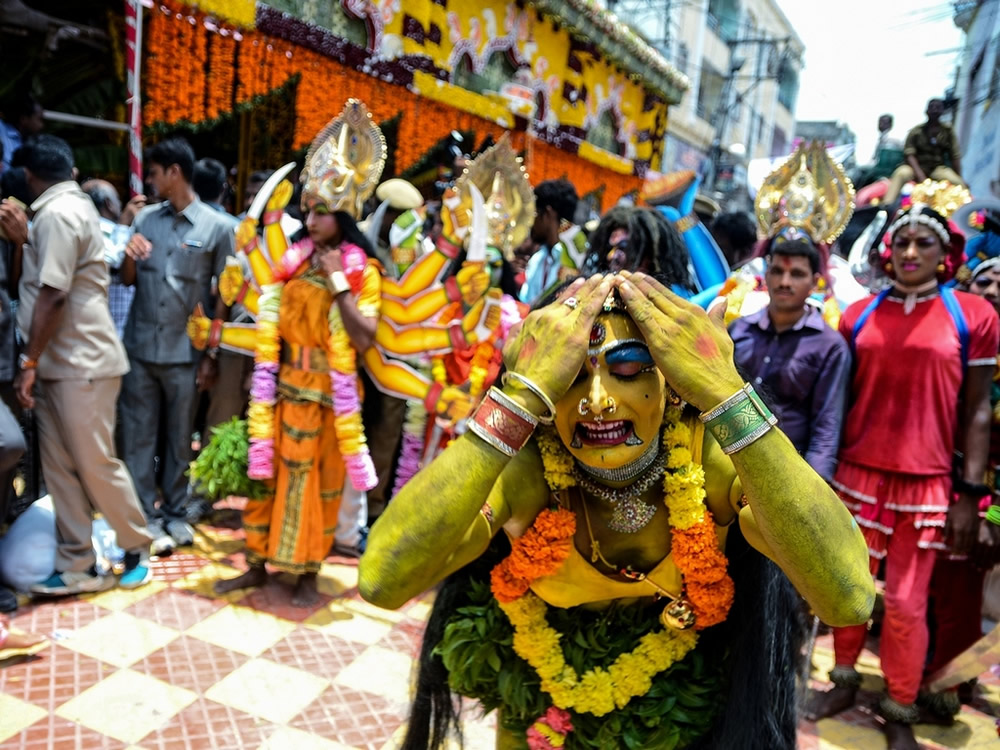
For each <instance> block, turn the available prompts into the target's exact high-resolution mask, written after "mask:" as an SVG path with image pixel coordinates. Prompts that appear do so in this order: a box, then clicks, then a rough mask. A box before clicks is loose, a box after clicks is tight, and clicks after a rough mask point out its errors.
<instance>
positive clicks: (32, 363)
mask: <svg viewBox="0 0 1000 750" xmlns="http://www.w3.org/2000/svg"><path fill="white" fill-rule="evenodd" d="M17 366H18V367H19V368H20V369H22V370H34V369H35V368H36V367H38V360H37V359H32V358H31V357H29V356H28V355H27V354H23V353H22V354H21V356H19V357H18V358H17Z"/></svg>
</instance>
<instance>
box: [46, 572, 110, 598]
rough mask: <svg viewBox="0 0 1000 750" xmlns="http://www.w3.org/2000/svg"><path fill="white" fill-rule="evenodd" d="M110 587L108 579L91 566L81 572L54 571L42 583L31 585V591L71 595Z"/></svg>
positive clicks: (51, 594) (47, 594)
mask: <svg viewBox="0 0 1000 750" xmlns="http://www.w3.org/2000/svg"><path fill="white" fill-rule="evenodd" d="M107 587H108V580H107V578H105V577H104V576H99V575H97V574H96V573H95V572H94V569H93V568H91V569H90V570H88V571H84V572H81V573H78V572H74V571H71V570H69V571H66V572H65V573H53V574H52V575H50V576H49V577H48V578H46V579H45V580H44V581H42V582H41V583H36V584H34V585H33V586H31V593H33V594H39V595H41V596H69V595H71V594H82V593H85V592H91V591H103V590H104V589H106V588H107Z"/></svg>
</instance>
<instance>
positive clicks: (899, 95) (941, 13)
mask: <svg viewBox="0 0 1000 750" xmlns="http://www.w3.org/2000/svg"><path fill="white" fill-rule="evenodd" d="M778 5H779V6H780V7H781V9H782V10H783V11H784V12H785V15H787V16H788V20H789V21H791V23H792V26H793V27H794V28H795V30H796V32H797V33H798V35H799V37H800V38H801V39H802V42H803V44H804V45H805V48H806V52H805V68H804V69H803V70H802V73H801V77H800V87H799V98H798V105H797V107H796V112H795V115H796V118H797V119H799V120H841V121H843V122H846V123H847V124H848V125H850V127H851V129H852V130H853V131H854V132H855V133H856V134H857V137H858V161H859V162H862V163H863V162H865V161H867V160H868V158H869V157H870V155H871V153H872V151H873V150H874V147H875V138H876V136H877V133H878V128H877V124H878V116H879V115H880V114H882V113H890V114H892V115H893V116H894V117H895V127H894V128H893V133H894V135H898V137H900V138H903V137H904V136H905V135H906V131H907V130H909V129H910V128H911V127H913V126H914V125H917V124H919V123H921V122H923V121H924V116H923V112H924V108H925V106H926V104H927V100H928V99H931V98H933V97H940V96H943V95H944V92H945V90H946V89H947V88H949V87H950V86H951V85H952V83H953V81H954V75H955V65H956V63H957V61H958V57H959V55H958V52H955V51H949V52H947V53H945V54H933V55H930V54H928V53H930V52H939V51H942V50H954V49H955V48H956V47H959V46H961V44H962V38H963V35H962V32H961V30H960V29H958V28H957V27H956V26H955V24H954V23H953V22H952V3H951V1H950V0H915V1H914V2H906V1H905V0H832V2H820V0H778Z"/></svg>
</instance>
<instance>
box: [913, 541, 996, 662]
mask: <svg viewBox="0 0 1000 750" xmlns="http://www.w3.org/2000/svg"><path fill="white" fill-rule="evenodd" d="M985 578H986V571H984V570H980V569H979V568H977V567H976V566H975V565H973V564H972V563H971V562H969V561H968V560H948V559H946V558H944V557H941V558H939V559H938V561H937V563H936V564H935V566H934V577H933V578H932V579H931V598H932V599H933V600H934V626H935V627H934V658H933V659H932V660H931V663H930V664H928V665H927V674H928V675H931V674H933V673H934V672H936V671H937V670H939V669H940V668H941V667H943V666H944V665H945V664H947V663H948V662H950V661H951V660H952V659H954V658H955V657H956V656H958V655H959V654H960V653H962V652H963V651H965V650H966V649H967V648H969V647H970V646H971V645H972V644H973V643H975V642H976V641H978V640H979V639H980V638H982V637H983V625H982V622H983V619H982V618H983V579H985Z"/></svg>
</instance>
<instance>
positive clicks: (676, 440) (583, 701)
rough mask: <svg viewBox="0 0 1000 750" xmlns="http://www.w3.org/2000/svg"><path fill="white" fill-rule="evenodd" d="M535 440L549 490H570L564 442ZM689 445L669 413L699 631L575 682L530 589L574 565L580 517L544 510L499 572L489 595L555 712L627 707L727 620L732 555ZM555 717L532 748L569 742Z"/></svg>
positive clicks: (670, 493)
mask: <svg viewBox="0 0 1000 750" xmlns="http://www.w3.org/2000/svg"><path fill="white" fill-rule="evenodd" d="M536 439H537V441H538V445H539V448H540V450H541V454H542V462H543V465H544V470H545V479H546V482H547V483H548V485H549V488H550V489H552V490H553V491H559V490H563V489H566V488H567V487H571V486H573V485H574V484H575V479H574V477H573V474H572V468H573V459H572V457H571V456H570V455H569V454H568V452H567V451H566V450H565V449H564V448H563V446H562V444H561V442H560V441H559V439H558V437H557V436H556V435H555V434H554V433H553V432H552V431H539V432H538V433H537V436H536ZM690 442H691V430H690V428H689V427H688V426H687V425H686V424H684V422H683V420H682V414H681V411H680V410H678V409H671V410H670V411H669V412H668V414H667V415H666V422H665V425H664V430H663V446H664V450H666V451H667V469H668V471H667V473H666V478H665V480H664V490H665V493H666V494H665V498H664V501H665V503H666V506H667V509H668V512H669V514H670V522H671V525H672V526H673V541H672V552H673V556H674V561H675V563H676V565H677V567H678V569H679V570H680V572H681V574H682V576H683V579H684V584H685V589H686V593H687V596H688V597H689V598H690V600H691V604H692V607H693V608H694V610H695V615H696V617H697V625H696V628H695V629H692V630H676V629H673V628H665V629H663V630H659V631H656V632H653V633H647V634H645V635H644V636H643V637H642V638H641V639H640V640H639V644H638V645H637V646H636V648H635V649H633V650H632V651H631V652H627V653H623V654H621V655H620V656H619V657H618V658H617V659H615V660H614V662H613V663H612V664H610V665H609V666H607V667H595V668H593V669H591V670H589V671H587V672H586V673H584V674H583V675H577V673H576V671H575V670H574V669H573V667H571V666H570V665H568V664H567V663H566V660H565V657H564V656H563V653H562V649H561V648H560V647H559V639H560V634H559V633H558V632H556V630H555V629H554V628H552V627H550V626H549V625H548V623H547V622H546V620H545V614H546V611H547V605H546V604H545V602H544V601H542V600H541V599H540V598H539V597H538V596H536V595H535V594H533V593H532V592H531V591H530V590H529V589H530V587H531V583H532V582H533V581H534V580H536V579H538V578H541V577H542V576H547V575H552V574H553V573H555V572H556V571H557V570H558V569H559V567H560V566H561V565H562V563H563V562H564V561H565V560H566V558H567V557H568V556H569V553H570V551H571V550H572V547H571V545H572V544H573V534H574V533H575V531H576V516H575V515H574V514H573V513H572V512H571V511H568V510H565V509H562V508H559V509H547V510H543V511H542V512H541V513H539V515H538V517H537V518H536V519H535V523H534V524H533V525H532V526H531V528H530V529H528V531H527V532H526V533H525V534H524V535H523V536H521V537H520V538H518V539H515V540H513V541H512V543H511V548H512V549H511V554H510V556H508V557H507V559H505V560H504V561H503V562H501V563H500V564H498V565H497V566H496V567H494V569H493V571H492V573H491V585H492V591H493V595H494V597H495V598H496V599H497V601H498V603H499V604H500V608H501V609H502V610H503V611H504V613H505V614H506V615H507V617H508V619H509V620H510V622H511V624H512V625H513V626H514V651H515V653H517V654H518V656H520V657H521V658H522V659H524V660H525V661H527V662H528V663H529V664H530V665H531V666H532V667H533V668H534V669H535V671H536V672H537V673H538V676H539V677H540V678H541V688H542V690H544V691H545V692H546V693H548V694H549V696H550V697H551V698H552V701H553V703H554V707H558V709H571V710H574V711H577V712H585V713H592V714H594V715H595V716H603V715H605V714H607V713H609V712H611V711H613V710H614V709H615V708H616V707H617V708H623V707H625V706H626V705H627V704H628V703H629V701H631V700H632V699H633V698H635V697H637V696H641V695H645V694H646V693H647V692H648V691H649V690H650V688H651V687H652V681H653V678H654V677H655V676H656V675H657V674H659V673H660V672H663V671H664V670H666V669H668V668H669V667H670V666H671V665H673V664H675V663H676V662H678V661H680V660H681V659H683V658H684V657H685V656H686V655H687V654H688V653H689V652H690V651H691V650H692V649H693V648H694V647H695V646H696V645H697V642H698V635H697V632H696V630H700V629H703V628H706V627H709V626H711V625H714V624H717V623H718V622H721V621H722V620H724V619H725V618H726V616H727V614H728V612H729V608H730V606H731V604H732V598H733V584H732V580H731V579H730V578H729V576H728V574H727V573H726V565H727V561H726V558H725V555H723V554H722V552H721V551H720V550H719V547H718V541H717V539H716V536H715V527H714V522H713V519H712V515H711V513H710V512H709V510H708V509H707V508H706V506H705V504H704V499H705V472H704V469H703V468H702V467H701V466H699V465H698V464H696V463H694V460H693V457H692V455H691V450H690V448H689V447H688V446H689V445H690ZM548 716H549V714H548V713H547V714H546V715H545V717H542V719H539V720H538V721H536V722H535V723H534V724H533V725H532V727H531V728H530V729H529V730H528V738H529V747H532V748H548V747H559V746H561V744H562V741H563V739H564V737H565V735H564V734H562V733H559V732H556V731H552V730H553V726H552V724H551V723H549V722H548V721H547V717H548ZM554 716H555V715H554ZM560 726H561V725H560ZM571 728H572V727H571V726H570V729H571ZM557 743H558V744H557Z"/></svg>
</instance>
